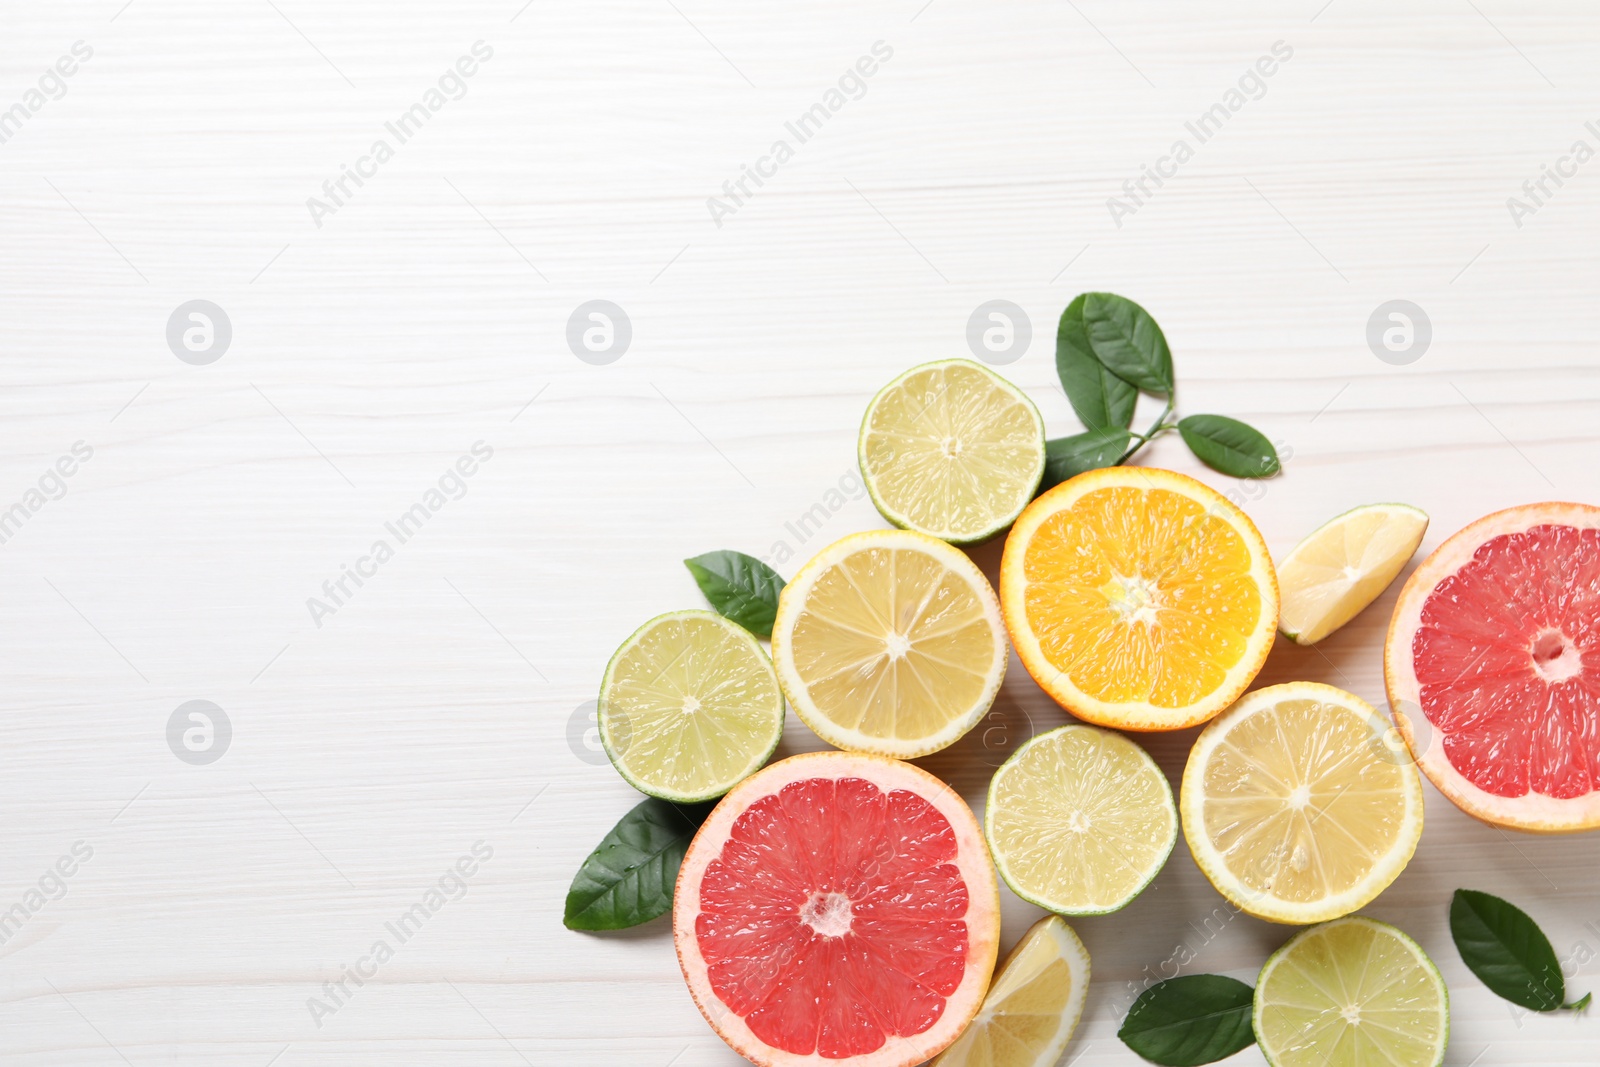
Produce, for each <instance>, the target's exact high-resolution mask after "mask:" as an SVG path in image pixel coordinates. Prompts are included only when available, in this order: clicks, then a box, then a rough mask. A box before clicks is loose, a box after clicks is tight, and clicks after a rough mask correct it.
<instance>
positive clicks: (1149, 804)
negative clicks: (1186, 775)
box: [990, 726, 1177, 911]
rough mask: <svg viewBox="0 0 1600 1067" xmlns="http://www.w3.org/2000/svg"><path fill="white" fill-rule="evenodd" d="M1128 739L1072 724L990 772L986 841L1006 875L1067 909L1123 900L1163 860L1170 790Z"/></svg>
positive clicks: (1171, 829)
mask: <svg viewBox="0 0 1600 1067" xmlns="http://www.w3.org/2000/svg"><path fill="white" fill-rule="evenodd" d="M1160 773H1161V772H1160V771H1158V770H1156V769H1155V768H1154V767H1152V766H1150V765H1149V764H1148V763H1147V762H1146V761H1145V760H1144V758H1143V757H1142V756H1141V754H1140V753H1139V752H1138V750H1137V746H1135V745H1134V743H1133V742H1132V741H1129V740H1127V739H1126V738H1124V737H1121V736H1120V735H1116V734H1110V733H1106V732H1104V731H1101V730H1096V729H1094V728H1093V727H1086V726H1085V727H1068V728H1067V729H1065V730H1063V731H1061V732H1060V733H1058V734H1056V735H1054V736H1052V737H1049V738H1045V739H1042V740H1039V741H1036V742H1034V743H1033V744H1032V745H1030V746H1029V747H1028V748H1026V749H1024V750H1023V751H1022V752H1019V753H1018V754H1017V755H1016V756H1015V757H1014V758H1013V759H1012V760H1011V761H1008V762H1007V763H1006V765H1005V766H1004V767H1003V768H1002V769H1001V771H1000V772H999V774H998V775H997V776H996V779H995V783H994V791H993V793H992V794H991V799H990V804H991V805H992V809H993V816H992V817H991V819H990V833H991V837H992V844H993V847H994V850H995V852H996V853H997V854H999V855H1000V856H1003V857H1004V861H1005V872H1006V875H1007V880H1008V881H1009V882H1010V883H1011V884H1012V885H1013V886H1014V887H1016V888H1017V889H1019V890H1022V891H1024V892H1025V893H1026V895H1027V896H1029V897H1032V898H1035V899H1037V900H1040V901H1044V902H1048V904H1049V905H1051V906H1053V907H1056V908H1062V909H1068V910H1071V911H1097V910H1099V911H1103V910H1107V909H1111V908H1116V907H1120V906H1121V905H1122V904H1124V903H1126V902H1127V900H1128V899H1129V898H1130V897H1132V896H1133V895H1134V894H1136V893H1137V892H1139V890H1140V889H1142V888H1143V887H1144V885H1145V883H1146V882H1148V881H1149V880H1150V877H1151V875H1152V874H1153V873H1154V870H1153V868H1155V867H1157V866H1159V865H1160V864H1161V863H1163V862H1164V861H1165V860H1166V857H1167V854H1168V852H1169V851H1170V849H1171V847H1172V843H1173V840H1174V838H1175V836H1176V833H1177V816H1176V815H1175V814H1174V812H1173V809H1172V794H1171V793H1170V792H1169V791H1168V790H1167V789H1166V788H1165V787H1164V783H1163V782H1162V781H1161V779H1160Z"/></svg>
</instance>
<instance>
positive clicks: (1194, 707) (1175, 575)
mask: <svg viewBox="0 0 1600 1067" xmlns="http://www.w3.org/2000/svg"><path fill="white" fill-rule="evenodd" d="M1000 606H1001V610H1002V612H1003V613H1004V616H1005V621H1006V627H1007V629H1009V630H1010V631H1011V640H1012V642H1013V643H1014V644H1015V645H1016V648H1017V655H1018V656H1019V657H1020V658H1021V660H1022V664H1023V666H1025V667H1027V669H1028V673H1029V674H1031V675H1033V679H1034V681H1036V682H1038V683H1039V685H1040V687H1041V688H1043V689H1044V690H1045V692H1047V693H1049V694H1050V695H1051V696H1052V697H1054V698H1055V700H1056V702H1057V703H1059V704H1060V705H1061V706H1062V707H1064V708H1066V709H1067V710H1068V711H1070V712H1072V713H1073V714H1074V715H1076V716H1078V717H1079V718H1081V719H1087V720H1088V721H1090V722H1094V723H1099V724H1100V725H1102V726H1111V727H1115V728H1117V729H1122V730H1178V729H1182V728H1184V727H1187V726H1194V725H1195V724H1197V723H1202V722H1205V721H1206V720H1208V719H1210V718H1212V717H1214V716H1215V715H1217V714H1218V713H1219V712H1221V711H1222V710H1223V709H1224V708H1226V707H1228V705H1230V704H1232V703H1233V702H1234V701H1235V700H1236V699H1238V697H1239V694H1241V693H1243V692H1244V691H1245V688H1246V687H1247V686H1249V684H1250V682H1251V680H1252V679H1253V678H1255V676H1256V672H1258V671H1259V670H1260V669H1261V665H1262V664H1263V663H1264V662H1265V661H1266V658H1267V652H1268V650H1269V649H1271V647H1272V640H1273V636H1274V634H1275V632H1276V630H1277V626H1278V583H1277V577H1276V575H1275V574H1274V572H1273V568H1272V557H1271V556H1270V555H1269V554H1268V553H1267V546H1266V543H1265V542H1264V541H1262V539H1261V534H1260V532H1259V531H1257V530H1256V528H1255V524H1254V523H1252V522H1251V521H1250V518H1249V516H1247V515H1245V513H1244V512H1243V511H1240V510H1239V509H1238V508H1237V507H1235V506H1234V505H1233V504H1232V503H1230V502H1229V501H1228V500H1227V499H1226V498H1225V497H1223V496H1222V495H1221V494H1220V493H1218V492H1216V490H1214V489H1211V488H1209V487H1207V486H1205V485H1203V484H1201V483H1200V482H1197V481H1195V480H1194V479H1193V478H1189V477H1187V476H1185V475H1182V474H1175V473H1173V472H1172V471H1164V470H1156V469H1154V468H1150V467H1107V468H1104V469H1101V470H1095V471H1090V472H1088V473H1087V474H1080V475H1078V476H1077V477H1076V478H1073V479H1071V480H1070V481H1066V482H1063V483H1061V484H1060V485H1058V486H1056V487H1055V488H1054V489H1052V490H1050V491H1049V492H1047V493H1045V494H1044V495H1043V496H1041V497H1039V499H1037V500H1035V501H1034V502H1033V503H1032V504H1030V505H1029V506H1028V509H1027V510H1026V511H1024V512H1023V513H1022V517H1021V518H1019V519H1018V520H1017V523H1016V525H1015V526H1014V527H1013V528H1012V530H1011V534H1010V536H1009V537H1007V538H1006V549H1005V556H1004V558H1003V559H1002V561H1001V563H1000Z"/></svg>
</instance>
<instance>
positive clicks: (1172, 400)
mask: <svg viewBox="0 0 1600 1067" xmlns="http://www.w3.org/2000/svg"><path fill="white" fill-rule="evenodd" d="M1177 402H1178V391H1177V390H1176V389H1171V390H1168V392H1167V406H1166V407H1164V408H1162V409H1161V414H1160V416H1159V417H1157V419H1156V421H1155V422H1154V423H1153V424H1151V426H1150V429H1148V430H1146V431H1145V432H1144V433H1130V434H1129V435H1128V436H1129V437H1132V438H1133V439H1134V440H1135V441H1138V442H1139V443H1138V444H1136V445H1134V446H1133V447H1132V448H1130V449H1128V450H1127V451H1126V452H1124V453H1123V454H1122V458H1121V459H1119V460H1117V465H1118V466H1120V465H1122V464H1124V463H1126V462H1128V460H1130V459H1132V458H1133V455H1134V453H1135V452H1137V451H1139V449H1141V448H1143V447H1144V446H1145V445H1147V444H1149V443H1150V442H1151V441H1153V440H1155V439H1156V438H1157V437H1160V436H1161V435H1162V434H1164V433H1166V432H1167V431H1168V430H1170V429H1172V427H1171V426H1168V425H1167V419H1168V418H1169V417H1171V415H1172V412H1173V409H1174V407H1175V405H1176V404H1177Z"/></svg>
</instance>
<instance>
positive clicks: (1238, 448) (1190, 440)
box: [1178, 415, 1279, 478]
mask: <svg viewBox="0 0 1600 1067" xmlns="http://www.w3.org/2000/svg"><path fill="white" fill-rule="evenodd" d="M1178 432H1179V433H1181V434H1183V443H1184V444H1186V445H1188V446H1189V451H1191V452H1193V453H1194V454H1195V455H1197V456H1199V457H1200V461H1201V462H1202V463H1204V464H1205V465H1206V466H1208V467H1215V468H1216V469H1217V470H1219V471H1221V472H1222V473H1223V474H1231V475H1233V476H1234V477H1235V478H1270V477H1271V476H1272V475H1274V474H1277V473H1278V469H1279V468H1278V450H1277V449H1276V448H1273V447H1272V442H1271V441H1269V440H1267V439H1266V437H1265V436H1263V435H1262V433H1261V431H1260V430H1257V429H1256V428H1255V427H1253V426H1250V425H1247V424H1246V423H1242V422H1240V421H1239V420H1238V419H1230V418H1228V417H1227V416H1226V415H1190V416H1189V417H1188V418H1186V419H1181V420H1179V422H1178Z"/></svg>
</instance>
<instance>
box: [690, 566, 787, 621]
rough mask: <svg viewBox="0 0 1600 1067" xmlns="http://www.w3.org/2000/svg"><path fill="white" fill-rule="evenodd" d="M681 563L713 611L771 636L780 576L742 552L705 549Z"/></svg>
mask: <svg viewBox="0 0 1600 1067" xmlns="http://www.w3.org/2000/svg"><path fill="white" fill-rule="evenodd" d="M683 565H684V566H685V567H688V568H689V573H690V574H692V575H694V580H695V584H697V585H699V586H700V591H701V592H702V593H704V594H705V595H706V599H707V600H709V601H710V602H711V606H712V607H713V608H716V609H717V614H719V615H721V616H723V617H724V618H727V619H731V620H733V621H734V622H736V623H738V624H739V625H740V626H743V627H744V628H745V629H746V630H749V631H750V632H751V633H753V634H755V635H756V636H757V637H771V636H772V620H773V619H774V618H775V617H776V616H777V613H778V594H779V593H781V592H783V586H784V581H783V577H782V576H781V575H779V574H778V572H777V571H775V570H773V569H772V568H771V567H769V566H767V565H766V564H765V563H762V562H761V561H760V560H759V559H756V558H755V557H754V556H747V555H745V554H744V553H743V552H729V551H723V552H707V553H706V554H705V555H703V556H696V557H694V558H693V559H686V560H684V561H683Z"/></svg>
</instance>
